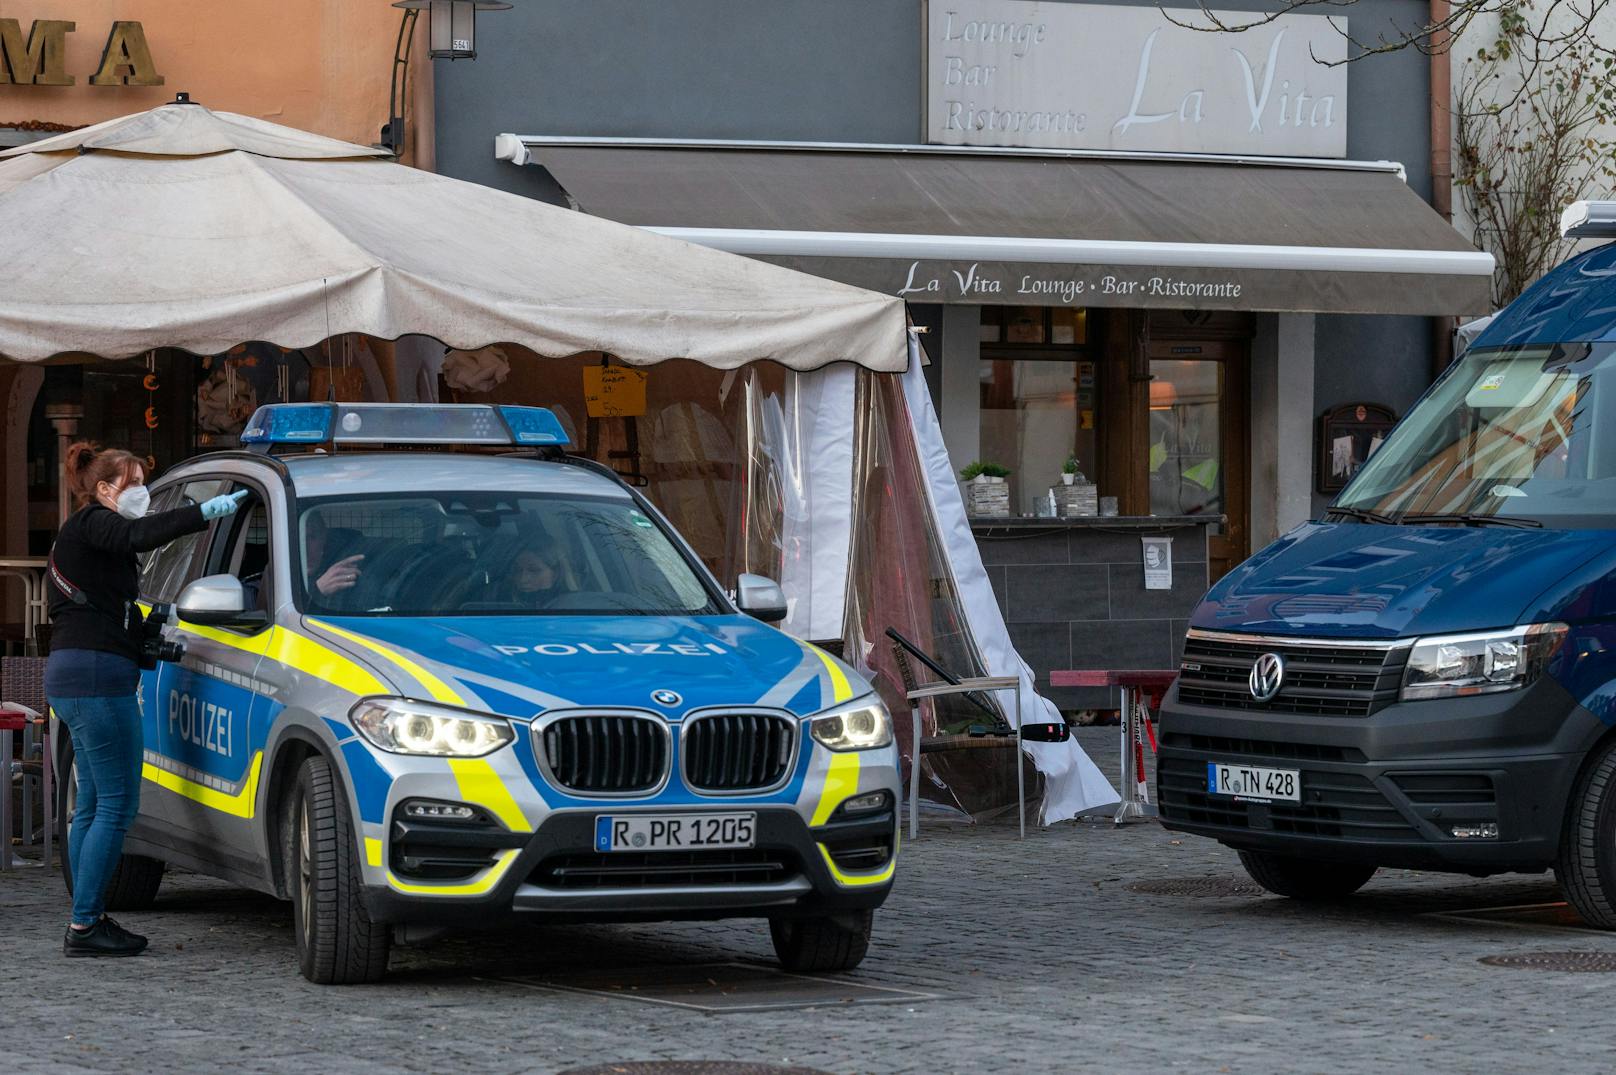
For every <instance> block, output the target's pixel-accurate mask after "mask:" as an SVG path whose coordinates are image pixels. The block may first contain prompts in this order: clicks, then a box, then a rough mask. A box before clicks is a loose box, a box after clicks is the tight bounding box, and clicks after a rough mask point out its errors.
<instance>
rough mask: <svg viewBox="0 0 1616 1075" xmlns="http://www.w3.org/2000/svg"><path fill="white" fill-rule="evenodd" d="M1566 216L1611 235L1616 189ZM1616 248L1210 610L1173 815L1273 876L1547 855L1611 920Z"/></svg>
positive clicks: (1597, 252) (1172, 741) (1467, 368)
mask: <svg viewBox="0 0 1616 1075" xmlns="http://www.w3.org/2000/svg"><path fill="white" fill-rule="evenodd" d="M1568 218H1569V219H1570V220H1571V222H1572V223H1573V224H1574V225H1575V224H1579V223H1580V225H1581V231H1575V230H1574V231H1573V232H1572V234H1583V235H1586V234H1597V235H1601V236H1604V237H1612V236H1616V203H1605V204H1603V205H1594V206H1588V205H1582V206H1574V207H1573V208H1572V210H1569V211H1568ZM1613 281H1616V245H1609V246H1604V247H1599V248H1596V249H1593V250H1591V251H1588V252H1587V253H1584V254H1582V255H1580V256H1578V257H1575V258H1573V259H1571V260H1570V261H1568V262H1567V263H1565V264H1564V265H1561V266H1560V267H1559V268H1557V269H1555V270H1554V271H1553V272H1551V273H1549V274H1548V275H1547V276H1546V277H1544V278H1543V279H1542V280H1540V281H1539V282H1538V283H1536V284H1535V285H1533V286H1532V287H1531V288H1530V289H1528V290H1527V291H1526V293H1525V294H1523V295H1522V296H1521V297H1520V298H1519V299H1518V300H1516V302H1514V303H1513V304H1512V305H1510V306H1509V307H1508V308H1507V309H1505V310H1503V311H1502V312H1501V313H1499V314H1498V315H1497V317H1496V318H1495V319H1494V320H1493V321H1492V323H1491V324H1490V325H1488V326H1487V327H1486V328H1485V329H1484V330H1483V331H1482V333H1481V334H1480V335H1479V336H1478V337H1477V339H1476V340H1475V341H1474V343H1473V344H1472V346H1471V347H1470V349H1469V350H1468V351H1467V352H1466V353H1465V354H1464V355H1463V357H1462V358H1460V359H1459V360H1458V361H1456V362H1455V363H1454V364H1453V365H1452V366H1451V367H1450V368H1449V369H1448V370H1447V371H1446V372H1445V373H1444V374H1443V375H1442V376H1441V377H1440V378H1439V379H1438V381H1437V382H1436V384H1435V385H1433V386H1432V387H1431V389H1430V390H1429V392H1427V393H1426V395H1425V397H1424V398H1423V399H1421V400H1420V401H1419V403H1418V404H1416V405H1415V407H1414V408H1413V409H1412V410H1411V411H1410V412H1409V414H1408V416H1407V417H1406V418H1404V419H1403V421H1402V422H1401V423H1400V424H1399V425H1398V426H1397V428H1396V429H1395V430H1394V431H1393V432H1392V433H1391V434H1390V436H1389V437H1388V438H1387V439H1386V441H1385V443H1384V445H1383V446H1382V447H1381V448H1380V449H1379V450H1378V451H1377V452H1376V453H1375V454H1374V455H1373V456H1372V457H1371V458H1370V459H1369V461H1368V462H1367V463H1366V464H1365V465H1364V466H1363V468H1362V469H1361V470H1360V471H1359V473H1358V474H1357V475H1356V476H1355V477H1354V479H1353V480H1352V481H1351V482H1350V483H1349V484H1348V486H1347V487H1346V489H1345V490H1344V491H1343V492H1342V493H1341V495H1340V497H1339V498H1338V499H1337V500H1336V501H1335V503H1334V505H1332V506H1331V508H1330V509H1329V511H1328V513H1327V514H1326V517H1325V519H1324V520H1323V521H1319V522H1313V523H1308V524H1305V525H1303V526H1301V527H1299V528H1297V529H1296V530H1294V531H1292V532H1291V533H1289V534H1287V535H1285V536H1284V537H1282V538H1280V539H1279V540H1278V541H1276V542H1274V543H1273V544H1272V545H1270V546H1268V547H1267V548H1266V549H1263V550H1262V551H1261V552H1259V553H1258V554H1257V555H1255V556H1253V557H1252V558H1251V559H1250V560H1248V561H1247V562H1246V563H1245V564H1243V565H1241V566H1240V567H1239V568H1237V569H1235V570H1234V571H1233V572H1231V573H1230V574H1229V575H1227V576H1226V577H1225V578H1223V579H1222V580H1221V581H1220V582H1219V583H1218V584H1217V585H1216V586H1214V587H1213V588H1212V591H1211V592H1210V593H1209V594H1208V595H1207V597H1206V598H1205V600H1204V601H1203V602H1202V603H1201V605H1200V607H1199V608H1197V609H1196V611H1195V613H1194V616H1193V619H1192V620H1191V623H1190V629H1189V633H1188V637H1187V638H1186V639H1185V644H1184V655H1183V663H1182V667H1181V672H1180V676H1179V678H1178V681H1177V683H1176V685H1175V686H1174V687H1173V688H1172V690H1171V691H1170V692H1169V693H1168V696H1167V698H1166V701H1165V704H1164V706H1163V709H1162V714H1161V750H1160V753H1159V755H1158V759H1159V760H1158V771H1157V775H1158V778H1159V793H1160V803H1161V813H1162V817H1163V820H1164V822H1165V823H1166V825H1167V826H1168V827H1169V828H1172V829H1177V830H1179V831H1182V832H1191V833H1198V834H1200V835H1203V836H1209V837H1212V838H1214V839H1216V840H1219V841H1221V842H1223V843H1224V844H1227V845H1228V846H1230V847H1233V848H1236V849H1238V850H1239V852H1240V858H1241V860H1242V862H1243V863H1244V864H1245V867H1246V869H1247V871H1248V872H1249V873H1250V874H1251V876H1252V877H1253V878H1254V879H1255V880H1256V881H1258V882H1259V883H1260V884H1262V885H1263V886H1265V887H1266V888H1268V889H1269V890H1270V891H1273V892H1277V893H1280V894H1282V895H1286V896H1293V897H1299V898H1315V899H1317V898H1335V897H1341V896H1345V895H1348V894H1350V893H1352V892H1353V891H1355V890H1356V889H1358V888H1359V887H1360V886H1361V885H1363V884H1364V883H1365V882H1367V881H1368V880H1369V879H1370V877H1371V876H1372V875H1373V874H1374V873H1375V871H1376V869H1377V868H1379V867H1383V866H1396V867H1407V868H1416V869H1429V870H1447V871H1455V872H1460V873H1467V874H1472V875H1484V874H1493V873H1499V872H1506V871H1522V872H1543V871H1545V870H1549V869H1553V870H1554V871H1555V872H1556V874H1557V875H1558V878H1559V881H1560V884H1561V886H1562V888H1563V889H1564V892H1565V895H1566V897H1567V899H1568V900H1569V901H1570V903H1571V905H1572V906H1573V907H1574V908H1575V909H1576V911H1577V912H1578V914H1580V915H1581V916H1582V917H1583V918H1584V919H1585V920H1586V921H1588V922H1589V923H1592V924H1594V925H1597V926H1600V927H1604V928H1607V929H1610V928H1616V302H1613V301H1612V298H1613V296H1616V283H1613Z"/></svg>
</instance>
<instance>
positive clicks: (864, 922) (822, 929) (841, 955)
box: [769, 911, 875, 971]
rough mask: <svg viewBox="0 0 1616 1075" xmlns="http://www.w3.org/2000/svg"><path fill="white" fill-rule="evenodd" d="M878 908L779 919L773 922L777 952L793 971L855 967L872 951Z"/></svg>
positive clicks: (772, 931) (773, 935)
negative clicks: (838, 913)
mask: <svg viewBox="0 0 1616 1075" xmlns="http://www.w3.org/2000/svg"><path fill="white" fill-rule="evenodd" d="M874 921H875V912H874V911H856V912H854V913H853V914H847V915H836V916H834V917H830V918H775V919H771V920H770V921H769V935H770V936H771V937H772V938H773V939H774V954H775V956H776V957H777V958H778V959H779V960H780V965H781V966H782V967H784V968H785V969H786V970H789V971H841V970H852V969H853V968H854V967H856V966H858V965H859V964H860V963H862V962H864V955H865V953H866V952H868V951H869V950H870V927H871V925H872V924H873V923H874Z"/></svg>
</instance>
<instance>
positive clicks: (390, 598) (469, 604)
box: [294, 492, 720, 616]
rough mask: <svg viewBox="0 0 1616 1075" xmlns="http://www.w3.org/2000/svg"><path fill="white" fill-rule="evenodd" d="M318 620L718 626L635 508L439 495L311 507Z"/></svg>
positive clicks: (665, 542) (309, 586) (305, 514)
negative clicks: (696, 619)
mask: <svg viewBox="0 0 1616 1075" xmlns="http://www.w3.org/2000/svg"><path fill="white" fill-rule="evenodd" d="M300 507H301V512H300V515H299V519H298V529H297V534H296V541H295V547H296V551H297V559H298V562H299V564H300V565H301V566H300V567H299V568H295V569H294V577H296V578H298V579H299V580H300V582H301V584H302V587H301V588H302V590H303V598H302V600H303V607H304V608H305V609H307V610H309V611H323V612H339V613H347V614H362V615H393V616H427V615H552V616H583V615H614V616H621V615H635V614H641V615H714V614H717V613H718V612H719V611H720V608H719V606H718V605H717V604H716V603H715V601H714V599H713V596H712V594H710V593H709V591H708V589H707V586H706V585H705V583H704V582H703V580H702V577H701V576H700V575H698V574H697V572H696V569H695V568H694V567H693V566H692V565H691V563H690V562H689V561H687V560H686V558H685V556H684V554H683V553H682V552H681V551H680V549H679V548H678V546H677V545H675V543H674V542H673V540H671V539H670V537H669V535H668V534H667V533H666V532H664V531H663V529H662V527H661V526H660V525H659V524H658V523H657V521H656V520H654V519H653V518H651V517H650V516H648V515H646V514H645V513H644V512H642V511H640V510H639V508H638V506H637V505H636V504H635V503H634V502H633V501H632V500H629V499H627V498H618V497H577V496H565V497H563V496H555V495H550V494H543V493H529V494H524V493H519V492H518V493H512V492H488V493H450V492H445V493H436V494H417V495H411V496H387V497H360V498H355V497H342V498H336V497H326V498H321V499H316V500H304V501H300Z"/></svg>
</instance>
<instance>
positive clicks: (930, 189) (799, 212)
mask: <svg viewBox="0 0 1616 1075" xmlns="http://www.w3.org/2000/svg"><path fill="white" fill-rule="evenodd" d="M500 150H501V153H502V155H504V156H505V157H506V158H507V159H515V160H518V161H519V162H525V161H528V160H531V161H532V162H534V163H537V164H541V165H543V166H544V167H545V168H547V169H548V170H549V171H550V173H551V174H552V175H553V176H554V177H555V179H556V180H557V182H559V183H560V184H561V186H562V187H564V188H565V189H566V191H567V192H568V193H569V194H570V195H571V196H572V197H573V199H575V201H576V202H577V203H578V205H579V207H580V208H582V209H583V210H584V211H586V212H589V213H593V214H596V215H599V216H604V217H608V218H610V219H612V220H617V221H621V222H624V223H628V224H637V225H640V226H642V227H647V228H650V229H652V230H656V231H660V232H663V233H665V234H670V235H674V236H677V237H680V238H685V239H688V240H690V241H692V242H697V243H701V244H703V245H707V246H716V247H720V248H722V249H725V250H730V251H733V252H735V253H742V254H749V255H751V256H754V257H758V258H761V259H763V260H766V261H771V262H775V263H777V264H781V265H787V266H790V267H792V268H797V269H802V270H804V271H806V272H811V273H814V274H816V275H820V276H827V277H831V278H833V279H837V280H843V281H846V282H848V283H853V284H859V285H861V286H864V287H868V288H871V289H873V290H876V291H884V292H886V293H888V294H900V295H904V296H905V297H907V298H910V299H912V300H914V301H919V302H926V301H932V302H967V303H1002V304H1024V303H1025V304H1035V305H1060V304H1066V305H1073V306H1132V307H1150V306H1157V307H1171V308H1177V309H1184V308H1191V309H1239V310H1278V311H1311V312H1319V313H1376V314H1433V315H1439V314H1462V313H1471V312H1484V311H1486V310H1487V309H1488V308H1489V297H1490V290H1489V280H1490V277H1491V274H1492V268H1493V262H1492V258H1491V256H1490V255H1487V254H1484V253H1480V252H1478V251H1476V250H1475V249H1474V248H1473V247H1471V246H1470V245H1469V244H1468V243H1466V242H1465V240H1464V239H1463V238H1462V237H1461V236H1460V235H1459V234H1458V232H1456V231H1455V230H1454V229H1453V228H1452V227H1451V226H1449V225H1448V224H1447V223H1446V222H1444V221H1443V220H1442V218H1441V217H1439V216H1438V215H1437V214H1436V213H1435V212H1434V211H1432V210H1431V208H1430V207H1429V206H1427V205H1426V204H1425V202H1423V201H1422V200H1421V199H1420V198H1419V196H1418V195H1416V194H1415V193H1414V192H1413V191H1411V190H1409V188H1408V186H1407V184H1405V183H1404V182H1403V181H1402V179H1401V177H1400V176H1399V175H1398V174H1397V172H1396V170H1395V169H1396V166H1395V165H1361V164H1345V163H1337V164H1331V163H1329V162H1320V163H1319V164H1318V165H1312V164H1309V163H1307V162H1286V163H1259V162H1229V161H1207V160H1199V161H1190V160H1183V159H1172V160H1147V159H1118V158H1114V157H1092V156H1091V157H1057V158H1049V157H1038V156H1025V155H1013V154H1006V153H1000V154H976V153H961V152H957V151H956V152H948V151H943V150H939V149H932V148H930V147H928V148H926V149H923V150H916V151H910V152H905V151H899V150H896V149H894V150H888V151H884V152H864V151H858V150H856V149H853V148H852V147H845V148H844V147H838V148H809V147H802V148H778V147H770V148H763V147H759V146H754V145H735V146H725V145H714V144H712V143H708V144H703V145H699V146H680V145H656V144H645V143H630V144H612V143H611V142H610V140H578V141H572V140H564V139H545V138H527V139H516V138H513V137H511V136H501V138H500Z"/></svg>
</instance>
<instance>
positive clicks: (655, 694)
mask: <svg viewBox="0 0 1616 1075" xmlns="http://www.w3.org/2000/svg"><path fill="white" fill-rule="evenodd" d="M651 701H653V702H655V703H656V704H657V705H659V706H663V707H664V708H667V709H672V708H673V707H674V706H676V705H678V704H679V703H680V702H682V701H684V699H683V698H681V697H679V696H678V695H677V694H675V693H674V692H673V691H652V692H651Z"/></svg>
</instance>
